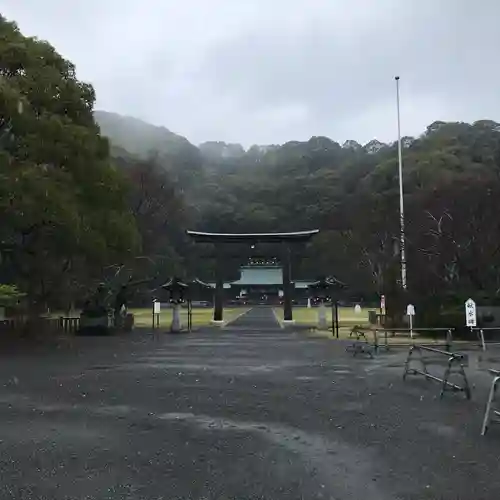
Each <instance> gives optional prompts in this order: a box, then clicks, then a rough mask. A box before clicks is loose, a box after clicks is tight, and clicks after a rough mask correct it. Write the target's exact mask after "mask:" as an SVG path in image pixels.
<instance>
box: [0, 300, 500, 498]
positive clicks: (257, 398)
mask: <svg viewBox="0 0 500 500" xmlns="http://www.w3.org/2000/svg"><path fill="white" fill-rule="evenodd" d="M259 314H265V313H263V312H262V310H257V311H256V312H255V313H254V314H253V315H250V318H252V316H253V317H254V318H257V317H258V315H259ZM403 359H404V357H403V355H402V352H401V351H397V350H395V352H394V353H393V354H387V355H386V354H383V355H381V356H377V357H376V358H375V359H374V360H367V359H361V358H352V357H351V356H350V355H347V354H346V353H345V351H344V345H343V344H342V343H341V342H335V341H331V340H324V339H306V338H304V337H301V336H299V335H297V334H294V333H293V332H292V333H288V334H285V333H284V332H281V331H275V332H272V331H269V332H263V333H262V334H261V335H241V334H240V332H239V331H238V332H237V333H231V332H230V331H229V330H228V331H225V330H222V331H220V330H218V331H217V332H214V331H211V332H206V333H203V332H200V333H197V334H191V335H163V336H161V337H160V338H159V339H156V340H154V339H153V338H152V337H151V336H150V335H148V336H146V335H144V336H141V334H139V333H134V334H133V335H129V336H126V337H121V338H103V337H94V338H90V337H87V338H78V339H76V342H75V345H74V347H73V348H72V349H71V350H69V348H64V349H60V350H58V351H55V352H48V351H47V352H37V353H36V355H32V354H29V353H27V352H22V353H21V352H19V353H17V354H16V353H11V354H10V355H9V356H2V357H1V358H0V476H1V478H2V481H1V484H0V498H1V499H2V500H3V499H51V500H59V499H78V500H80V499H81V500H83V499H86V500H88V499H99V500H101V499H126V500H132V499H133V500H135V499H148V500H158V499H191V500H202V499H203V500H207V499H209V500H221V499H242V500H247V499H266V500H282V499H283V500H284V499H286V500H290V499H300V498H304V499H308V500H316V499H322V500H324V499H335V500H346V499H349V500H360V499H369V500H437V499H439V500H472V499H473V500H490V499H491V500H497V499H498V498H500V475H499V474H498V470H499V456H500V428H498V429H492V432H491V435H490V436H488V437H487V438H486V439H481V438H480V437H479V429H480V423H481V412H482V409H483V406H484V398H485V396H486V392H485V387H486V386H484V387H483V386H481V390H476V388H475V392H474V398H473V400H472V401H470V402H468V401H465V400H464V399H463V398H462V397H461V396H462V395H452V394H450V395H447V397H446V398H445V399H444V400H442V401H440V400H439V398H438V392H439V387H438V386H437V385H435V384H432V383H425V382H423V381H419V380H418V379H414V380H411V381H408V382H406V383H403V382H402V380H401V374H402V363H403ZM485 380H489V377H488V376H486V375H485Z"/></svg>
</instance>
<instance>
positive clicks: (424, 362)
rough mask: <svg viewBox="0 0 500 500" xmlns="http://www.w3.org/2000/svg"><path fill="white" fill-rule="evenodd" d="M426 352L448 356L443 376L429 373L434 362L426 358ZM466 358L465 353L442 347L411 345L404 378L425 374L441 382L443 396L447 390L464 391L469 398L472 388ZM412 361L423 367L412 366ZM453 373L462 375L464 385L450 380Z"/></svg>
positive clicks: (430, 378) (426, 376) (441, 395)
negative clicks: (416, 356)
mask: <svg viewBox="0 0 500 500" xmlns="http://www.w3.org/2000/svg"><path fill="white" fill-rule="evenodd" d="M425 353H432V354H437V355H440V356H443V357H447V358H448V361H447V364H446V369H445V372H444V375H443V378H440V377H438V376H437V375H433V374H431V373H429V370H428V369H427V368H428V366H429V365H431V364H433V361H432V360H429V359H426V357H425ZM416 354H418V355H419V357H418V358H415V355H416ZM465 359H466V358H465V356H464V355H463V354H458V353H454V352H449V351H443V350H441V349H435V348H434V347H427V346H423V345H418V344H415V345H413V346H411V347H410V350H409V352H408V357H407V358H406V362H405V371H404V374H403V380H406V377H407V376H408V375H423V376H424V377H425V378H426V379H429V380H434V381H436V382H440V383H441V394H440V397H441V398H442V397H443V396H444V393H445V392H447V391H454V392H457V391H458V392H463V393H464V394H465V397H466V398H467V399H470V398H471V390H470V386H469V381H468V380H467V375H466V374H465V370H464V365H463V362H464V360H465ZM412 362H413V363H414V362H418V363H420V366H421V369H418V368H414V367H412V366H411V363H412ZM453 375H458V376H459V377H461V379H462V382H463V383H462V385H458V384H456V383H453V382H450V380H449V379H450V377H451V376H453Z"/></svg>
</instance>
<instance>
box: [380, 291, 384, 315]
mask: <svg viewBox="0 0 500 500" xmlns="http://www.w3.org/2000/svg"><path fill="white" fill-rule="evenodd" d="M380 312H381V313H382V314H385V295H381V296H380Z"/></svg>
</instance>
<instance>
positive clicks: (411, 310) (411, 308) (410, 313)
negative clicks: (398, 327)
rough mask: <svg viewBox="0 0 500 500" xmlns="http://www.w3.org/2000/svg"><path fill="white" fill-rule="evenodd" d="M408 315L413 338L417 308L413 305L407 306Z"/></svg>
mask: <svg viewBox="0 0 500 500" xmlns="http://www.w3.org/2000/svg"><path fill="white" fill-rule="evenodd" d="M406 315H407V316H408V320H409V321H410V337H411V338H413V316H415V306H414V305H413V304H408V305H407V306H406Z"/></svg>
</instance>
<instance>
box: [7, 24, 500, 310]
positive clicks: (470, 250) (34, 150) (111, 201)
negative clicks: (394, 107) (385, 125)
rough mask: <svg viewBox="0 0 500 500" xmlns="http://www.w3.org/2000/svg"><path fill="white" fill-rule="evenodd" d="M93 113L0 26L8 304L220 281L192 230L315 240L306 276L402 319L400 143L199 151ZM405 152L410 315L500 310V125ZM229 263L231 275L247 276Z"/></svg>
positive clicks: (36, 49) (298, 270) (443, 132)
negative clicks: (138, 281) (338, 283)
mask: <svg viewBox="0 0 500 500" xmlns="http://www.w3.org/2000/svg"><path fill="white" fill-rule="evenodd" d="M94 102H95V94H94V89H93V88H92V87H91V86H90V85H88V84H85V83H82V82H80V81H79V80H77V78H76V73H75V67H74V66H73V65H72V64H71V63H70V62H69V61H66V60H64V59H63V58H62V57H61V56H59V55H58V54H57V52H56V51H55V50H54V49H53V47H51V46H50V45H49V44H48V43H46V42H43V41H39V40H37V39H32V38H26V37H24V36H23V35H22V34H21V33H20V32H19V30H18V29H17V27H16V26H15V24H13V23H9V22H7V21H6V20H5V19H3V18H1V17H0V259H1V260H0V283H2V284H3V285H2V286H3V289H4V295H5V294H9V293H13V290H17V291H19V293H23V294H26V296H27V297H28V299H29V301H30V303H31V304H32V305H33V306H38V307H40V308H41V307H42V306H45V305H46V304H51V303H60V302H61V297H64V298H65V300H70V299H71V300H75V299H78V298H81V297H82V296H84V295H85V294H86V293H88V291H89V290H90V289H92V287H95V284H96V283H97V282H99V281H100V280H102V279H103V277H104V276H107V275H108V274H112V273H114V272H115V270H116V268H117V267H120V268H123V267H125V268H126V269H127V272H128V273H129V274H130V275H135V276H138V275H141V276H156V277H158V276H160V277H161V276H163V277H167V276H169V275H172V274H177V275H180V276H185V277H189V276H195V275H196V276H199V277H202V278H208V277H209V276H210V274H211V272H212V269H213V261H212V259H211V258H210V250H209V249H206V248H196V247H195V246H194V245H193V244H192V243H191V242H190V241H189V240H188V239H187V237H186V235H185V229H186V228H197V229H203V230H207V231H228V232H252V231H255V232H267V231H281V230H283V231H294V230H301V229H312V228H319V229H321V233H320V235H319V236H318V237H317V238H316V239H315V240H313V243H311V244H310V245H309V246H308V247H307V248H302V249H299V250H298V251H297V255H296V259H295V261H294V271H293V272H294V276H295V277H299V276H301V277H306V276H307V277H317V276H320V275H334V276H336V277H337V278H338V279H340V280H342V281H344V282H345V283H346V284H347V285H348V290H349V292H346V293H349V294H351V295H352V296H357V297H366V298H369V297H375V296H376V295H377V294H381V293H385V294H386V295H388V296H389V297H395V298H394V301H393V304H398V306H397V307H399V303H400V301H401V300H402V299H401V297H400V294H399V293H398V290H399V289H400V283H399V281H398V280H399V245H398V238H399V202H398V168H397V167H398V164H397V147H396V143H391V144H383V143H380V142H378V141H376V140H373V141H371V142H369V143H368V144H365V145H360V144H358V143H357V142H355V141H346V142H345V143H344V144H342V145H340V144H338V143H337V142H335V141H333V140H331V139H329V138H327V137H312V138H311V139H309V140H308V141H306V142H298V141H290V142H287V143H286V144H282V145H266V146H259V145H255V146H252V147H251V148H249V149H248V150H245V149H244V148H243V147H242V146H241V145H239V144H226V143H223V142H207V143H204V144H201V145H199V146H198V147H197V146H195V145H193V144H191V143H190V142H189V141H188V140H187V139H185V138H183V137H181V136H179V135H176V134H174V133H173V132H171V131H169V130H168V129H166V128H162V127H155V126H153V125H150V124H147V123H144V122H142V121H140V120H137V119H135V118H129V117H124V116H120V115H116V114H112V113H106V112H102V111H94ZM165 121H166V122H168V114H167V116H165ZM402 142H403V162H404V192H405V208H406V234H407V253H408V255H407V259H408V294H409V295H410V296H411V297H412V301H414V302H416V303H422V304H424V303H425V308H426V309H431V308H433V307H431V306H436V305H439V306H440V307H441V306H442V307H447V306H450V305H457V304H462V301H463V299H464V298H467V296H469V295H471V296H474V297H476V298H477V300H480V301H483V302H486V301H488V302H495V301H498V300H499V299H500V272H499V264H500V255H499V252H500V231H499V229H500V228H499V222H498V218H497V216H496V215H497V214H496V212H497V207H498V206H499V201H498V200H500V175H499V173H500V124H498V123H496V122H494V121H490V120H480V121H477V122H475V123H473V124H468V123H445V122H442V121H436V122H434V123H432V124H431V125H429V126H428V127H427V129H426V130H425V131H423V132H422V134H421V135H420V136H419V137H404V138H403V141H402ZM232 257H233V258H232V259H229V260H228V261H227V262H228V274H231V273H234V272H235V271H236V269H237V267H238V264H240V262H238V258H237V256H235V255H234V253H233V254H232ZM398 297H399V300H398Z"/></svg>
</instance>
